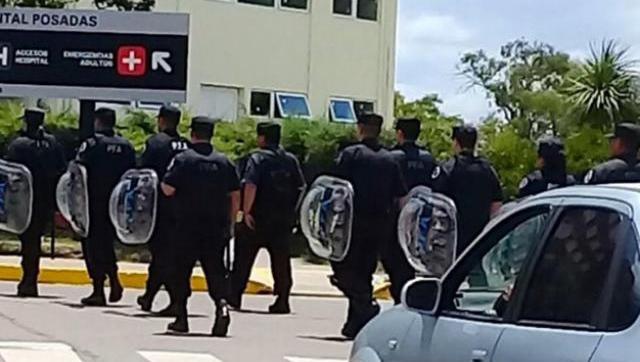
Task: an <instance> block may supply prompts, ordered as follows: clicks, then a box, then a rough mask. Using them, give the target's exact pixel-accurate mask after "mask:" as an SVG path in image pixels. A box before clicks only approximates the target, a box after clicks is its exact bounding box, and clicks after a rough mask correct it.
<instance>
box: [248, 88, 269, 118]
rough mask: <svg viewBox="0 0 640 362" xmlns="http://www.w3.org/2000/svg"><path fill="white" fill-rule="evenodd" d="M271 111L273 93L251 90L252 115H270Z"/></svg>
mask: <svg viewBox="0 0 640 362" xmlns="http://www.w3.org/2000/svg"><path fill="white" fill-rule="evenodd" d="M270 113H271V93H268V92H251V115H253V116H265V117H268V116H269V115H270Z"/></svg>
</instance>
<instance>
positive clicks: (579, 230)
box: [520, 208, 623, 325]
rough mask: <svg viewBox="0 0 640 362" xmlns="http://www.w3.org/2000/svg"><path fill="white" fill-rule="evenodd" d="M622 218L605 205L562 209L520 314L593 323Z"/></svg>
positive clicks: (529, 318) (540, 319)
mask: <svg viewBox="0 0 640 362" xmlns="http://www.w3.org/2000/svg"><path fill="white" fill-rule="evenodd" d="M622 220H623V219H622V217H621V216H620V215H619V214H618V213H616V212H614V211H609V210H604V209H590V208H572V209H568V210H565V211H564V212H563V213H562V215H561V216H560V219H559V221H558V225H557V226H556V227H555V229H554V230H553V233H552V234H551V236H550V238H549V241H548V243H547V245H545V248H544V250H543V253H542V255H541V256H540V260H539V261H538V262H537V265H536V267H535V270H534V271H533V274H532V280H531V283H530V284H529V288H528V290H527V294H526V296H525V300H524V305H523V310H522V315H521V316H520V319H521V320H527V321H538V322H552V323H570V324H579V325H593V324H594V317H595V316H596V311H597V307H598V305H599V302H600V301H601V297H602V296H603V295H604V293H603V291H604V288H605V283H606V281H607V277H608V275H609V271H610V269H611V265H612V258H613V255H614V250H615V248H616V239H617V238H619V236H620V235H621V227H622V225H623V222H622Z"/></svg>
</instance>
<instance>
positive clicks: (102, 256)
mask: <svg viewBox="0 0 640 362" xmlns="http://www.w3.org/2000/svg"><path fill="white" fill-rule="evenodd" d="M115 125H116V113H115V111H113V110H112V109H108V108H100V109H97V110H96V111H95V122H94V127H95V134H94V135H93V136H91V137H90V138H88V139H87V140H86V141H84V142H83V143H82V144H81V145H80V149H79V150H78V155H77V157H76V161H77V162H78V163H79V164H81V165H83V166H84V167H85V168H86V170H87V184H88V189H89V190H88V194H89V215H90V217H89V222H90V224H89V235H88V237H87V238H86V239H84V240H83V242H82V251H83V254H84V258H85V262H86V264H87V269H88V272H89V276H90V277H91V279H92V281H93V293H92V294H91V295H90V296H88V297H87V298H84V299H82V304H84V305H87V306H104V305H106V300H105V294H104V282H105V280H106V278H107V277H108V278H109V285H110V287H111V288H110V293H109V302H110V303H116V302H118V301H120V299H122V292H123V290H122V285H121V284H120V281H119V279H118V265H117V264H116V255H115V250H114V241H115V239H116V231H115V229H114V227H113V224H112V223H111V219H110V217H109V199H110V197H111V192H112V191H113V188H114V187H115V186H116V184H117V183H118V182H119V181H120V177H121V176H122V175H123V174H124V173H125V172H126V171H127V170H129V169H131V168H134V167H135V165H136V155H135V150H134V149H133V146H132V145H131V143H129V141H127V140H125V139H124V138H122V137H120V136H118V135H116V133H115V131H114V127H115Z"/></svg>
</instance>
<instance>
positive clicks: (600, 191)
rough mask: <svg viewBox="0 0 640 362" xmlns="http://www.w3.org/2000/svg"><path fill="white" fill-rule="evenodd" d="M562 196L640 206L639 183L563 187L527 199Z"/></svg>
mask: <svg viewBox="0 0 640 362" xmlns="http://www.w3.org/2000/svg"><path fill="white" fill-rule="evenodd" d="M562 197H586V198H606V199H611V200H617V201H622V202H625V203H628V204H630V205H631V206H633V207H634V208H640V183H626V184H624V183H618V184H607V185H579V186H571V187H564V188H558V189H554V190H550V191H547V192H543V193H541V194H538V195H535V196H532V197H531V198H529V199H527V201H529V200H531V201H533V200H541V199H548V198H562Z"/></svg>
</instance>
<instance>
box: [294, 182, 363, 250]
mask: <svg viewBox="0 0 640 362" xmlns="http://www.w3.org/2000/svg"><path fill="white" fill-rule="evenodd" d="M352 224H353V187H352V186H351V183H349V182H348V181H345V180H341V179H339V178H335V177H330V176H321V177H319V178H318V179H317V180H316V181H315V182H314V183H313V185H312V186H311V188H310V189H309V193H307V195H306V196H305V198H304V199H303V201H302V205H301V207H300V227H301V228H302V232H303V234H304V236H305V237H306V238H307V240H308V242H309V246H310V247H311V250H312V251H313V253H314V254H316V255H317V256H318V257H321V258H324V259H327V260H330V261H336V262H338V261H342V260H344V258H345V257H346V256H347V253H348V251H349V246H350V244H351V226H352Z"/></svg>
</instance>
